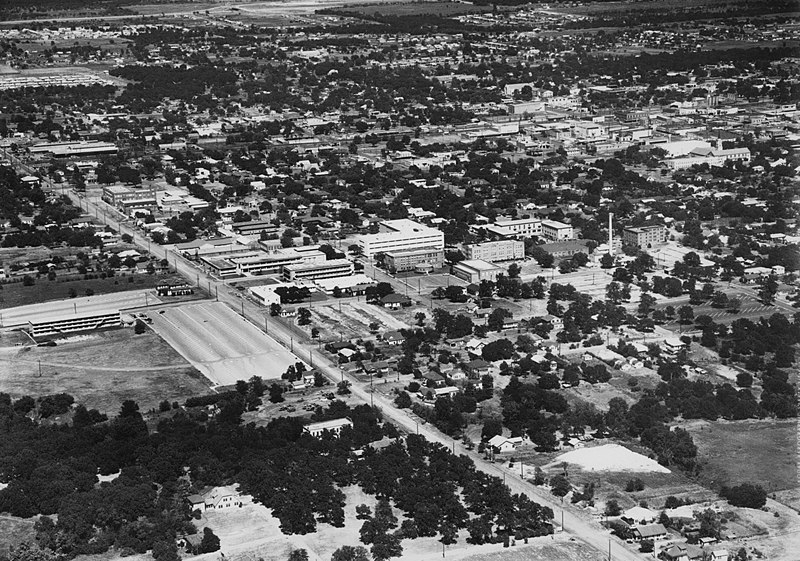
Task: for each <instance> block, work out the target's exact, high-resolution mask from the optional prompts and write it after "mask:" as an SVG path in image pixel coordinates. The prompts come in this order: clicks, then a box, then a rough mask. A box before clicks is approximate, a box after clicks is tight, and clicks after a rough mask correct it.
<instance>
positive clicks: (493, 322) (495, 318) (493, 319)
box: [486, 308, 512, 331]
mask: <svg viewBox="0 0 800 561" xmlns="http://www.w3.org/2000/svg"><path fill="white" fill-rule="evenodd" d="M511 317H512V314H511V312H509V311H508V310H506V309H505V308H495V309H494V310H492V313H491V314H489V317H488V318H487V320H486V325H487V326H488V327H489V329H493V330H494V331H502V330H503V321H504V320H505V319H506V318H511Z"/></svg>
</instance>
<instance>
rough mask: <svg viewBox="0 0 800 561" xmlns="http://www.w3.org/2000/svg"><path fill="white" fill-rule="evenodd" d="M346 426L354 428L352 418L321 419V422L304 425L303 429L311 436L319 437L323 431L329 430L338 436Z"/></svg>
mask: <svg viewBox="0 0 800 561" xmlns="http://www.w3.org/2000/svg"><path fill="white" fill-rule="evenodd" d="M345 427H350V428H353V421H351V420H350V419H347V418H344V419H331V420H330V421H321V422H319V423H311V424H309V425H306V426H304V427H303V431H304V432H307V433H308V434H310V435H311V436H314V437H319V436H322V433H324V432H325V431H328V432H330V433H332V434H335V435H336V436H339V434H340V433H341V432H342V429H343V428H345Z"/></svg>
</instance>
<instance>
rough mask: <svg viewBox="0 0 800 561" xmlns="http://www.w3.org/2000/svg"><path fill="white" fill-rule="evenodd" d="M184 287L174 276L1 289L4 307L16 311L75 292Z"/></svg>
mask: <svg viewBox="0 0 800 561" xmlns="http://www.w3.org/2000/svg"><path fill="white" fill-rule="evenodd" d="M165 282H167V283H172V284H182V283H183V282H185V281H183V280H182V279H181V278H180V277H176V276H173V275H163V276H162V275H127V276H122V275H120V276H118V277H111V278H107V279H90V280H63V281H62V280H59V279H58V278H56V280H54V281H49V280H47V279H46V278H40V279H36V284H34V285H33V286H24V285H23V284H22V283H21V282H15V283H11V284H4V285H2V290H0V307H2V308H13V307H15V306H25V305H28V304H37V303H39V302H49V301H51V300H61V299H64V298H70V296H71V291H74V293H75V294H76V295H77V296H86V294H87V291H91V292H90V294H98V295H99V294H109V293H112V292H124V291H128V290H141V289H144V288H155V287H156V286H157V285H159V284H162V283H165Z"/></svg>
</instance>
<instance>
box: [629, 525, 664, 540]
mask: <svg viewBox="0 0 800 561" xmlns="http://www.w3.org/2000/svg"><path fill="white" fill-rule="evenodd" d="M634 530H635V531H636V532H638V534H639V535H640V536H642V537H643V538H651V537H654V536H663V535H664V534H666V533H667V529H666V528H665V527H664V526H663V525H661V524H645V525H644V526H637V527H636V528H634Z"/></svg>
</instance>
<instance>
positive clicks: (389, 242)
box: [357, 218, 444, 259]
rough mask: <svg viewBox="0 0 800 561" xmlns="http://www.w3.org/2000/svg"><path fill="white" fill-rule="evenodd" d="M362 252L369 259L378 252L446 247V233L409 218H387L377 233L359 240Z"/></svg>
mask: <svg viewBox="0 0 800 561" xmlns="http://www.w3.org/2000/svg"><path fill="white" fill-rule="evenodd" d="M357 242H358V246H359V247H360V248H361V253H362V255H364V257H367V258H368V259H371V258H373V257H374V256H375V255H377V254H378V253H387V252H397V251H407V250H412V249H442V250H443V249H444V233H443V232H442V231H441V230H437V229H436V228H431V227H429V226H425V225H423V224H420V223H418V222H414V221H413V220H408V219H407V218H401V219H399V220H385V221H383V222H381V223H380V231H379V232H378V233H377V234H365V235H363V236H360V237H359V238H358V240H357Z"/></svg>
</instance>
